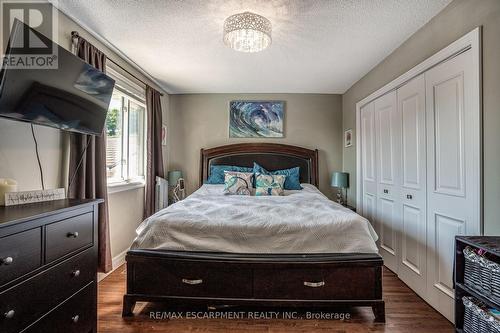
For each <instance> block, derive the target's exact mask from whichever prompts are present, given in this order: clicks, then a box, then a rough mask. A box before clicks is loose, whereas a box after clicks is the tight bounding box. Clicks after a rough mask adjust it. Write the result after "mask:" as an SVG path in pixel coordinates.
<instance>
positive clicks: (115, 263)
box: [97, 249, 129, 282]
mask: <svg viewBox="0 0 500 333" xmlns="http://www.w3.org/2000/svg"><path fill="white" fill-rule="evenodd" d="M128 250H129V249H126V250H125V251H123V252H122V253H120V254H118V255H117V256H114V257H113V260H112V261H111V264H112V267H113V269H112V270H111V271H109V272H107V273H97V282H101V280H102V279H104V278H105V277H106V276H108V275H109V274H111V273H113V272H114V271H115V269H117V268H118V267H120V266H121V265H123V264H124V263H125V256H126V255H127V252H128Z"/></svg>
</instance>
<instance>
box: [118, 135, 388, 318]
mask: <svg viewBox="0 0 500 333" xmlns="http://www.w3.org/2000/svg"><path fill="white" fill-rule="evenodd" d="M253 162H257V163H259V164H260V165H262V166H263V167H264V168H266V169H268V170H277V169H286V168H291V167H296V166H299V167H300V170H301V172H300V182H301V183H302V184H303V190H301V191H290V192H288V193H286V195H285V196H283V197H265V198H263V197H244V196H224V195H222V194H221V193H222V189H221V187H220V186H219V185H204V182H205V180H206V179H207V178H208V176H209V172H210V167H211V166H213V165H237V166H248V167H250V166H252V165H253ZM317 186H318V151H317V150H310V149H305V148H301V147H296V146H290V145H282V144H271V143H259V144H254V143H252V144H249V143H247V144H235V145H227V146H221V147H216V148H210V149H202V150H201V156H200V189H198V190H197V191H196V192H195V193H194V194H192V195H190V196H189V197H188V198H186V199H185V200H183V201H181V202H179V203H176V204H175V205H172V206H170V207H169V208H167V209H165V210H162V211H160V212H158V213H156V214H155V215H153V216H152V217H150V218H148V219H147V220H145V221H144V222H143V223H142V224H141V226H140V227H139V228H138V237H137V238H136V240H135V241H134V244H133V245H132V247H131V250H130V251H129V252H128V253H127V256H126V261H127V293H126V294H125V295H124V298H123V313H122V314H123V316H130V315H132V314H133V308H134V305H135V303H136V302H137V301H152V302H158V301H160V302H167V303H169V304H176V305H179V304H180V305H189V304H193V305H207V306H217V305H224V306H226V305H249V306H254V305H257V306H266V305H268V306H294V307H297V306H301V307H302V306H303V307H320V306H321V307H339V306H341V307H348V306H370V307H371V308H372V309H373V313H374V316H375V321H378V322H383V321H385V306H384V301H383V299H382V265H383V261H382V258H381V257H380V255H379V254H378V253H377V248H376V245H375V240H376V237H377V236H376V234H375V232H374V231H373V229H372V228H371V225H370V223H369V222H368V221H366V220H365V219H364V218H362V217H361V216H359V215H357V214H355V213H353V212H352V211H351V210H349V209H346V208H344V207H342V206H340V205H337V204H336V203H333V202H332V201H329V200H327V198H326V197H325V196H324V195H322V194H321V193H320V192H319V191H318V190H317ZM332 217H334V218H335V223H332V222H331V220H332ZM338 235H342V237H339V236H338Z"/></svg>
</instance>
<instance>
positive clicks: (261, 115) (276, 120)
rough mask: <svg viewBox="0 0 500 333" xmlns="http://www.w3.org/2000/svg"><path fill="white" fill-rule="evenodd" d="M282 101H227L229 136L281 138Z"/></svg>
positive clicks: (283, 103)
mask: <svg viewBox="0 0 500 333" xmlns="http://www.w3.org/2000/svg"><path fill="white" fill-rule="evenodd" d="M284 114H285V102H284V101H231V102H229V137H230V138H282V137H283V117H284Z"/></svg>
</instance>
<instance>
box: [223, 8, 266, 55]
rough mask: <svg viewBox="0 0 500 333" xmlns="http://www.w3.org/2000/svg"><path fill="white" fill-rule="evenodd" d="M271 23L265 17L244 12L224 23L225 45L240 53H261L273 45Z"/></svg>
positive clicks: (232, 16) (230, 17)
mask: <svg viewBox="0 0 500 333" xmlns="http://www.w3.org/2000/svg"><path fill="white" fill-rule="evenodd" d="M271 30H272V29H271V22H270V21H269V20H268V19H266V18H265V17H264V16H260V15H257V14H254V13H251V12H244V13H239V14H235V15H231V16H229V17H228V18H227V19H226V20H225V21H224V44H226V45H227V46H229V47H230V48H232V49H233V50H236V51H240V52H259V51H262V50H264V49H265V48H267V47H268V46H269V45H271Z"/></svg>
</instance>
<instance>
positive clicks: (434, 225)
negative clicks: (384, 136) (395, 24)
mask: <svg viewBox="0 0 500 333" xmlns="http://www.w3.org/2000/svg"><path fill="white" fill-rule="evenodd" d="M473 68H474V67H473V58H472V52H471V51H467V52H464V53H462V54H460V55H458V56H456V57H455V58H453V59H450V60H448V61H446V62H444V63H442V64H440V65H438V66H436V67H434V68H433V69H431V70H429V71H428V72H427V73H426V74H425V79H426V104H427V152H428V153H427V188H428V197H427V212H428V213H427V242H428V251H427V259H428V266H427V272H428V278H427V292H428V302H429V303H430V304H431V305H432V306H433V307H434V308H436V309H437V310H438V311H439V312H441V313H442V314H443V315H444V316H445V317H446V318H448V319H449V320H450V321H454V318H453V304H454V303H453V296H454V290H453V257H454V256H453V254H454V237H455V235H461V234H479V233H480V212H479V204H480V193H479V189H480V170H479V165H480V161H479V158H480V136H479V130H480V125H479V119H480V114H479V108H478V107H477V105H474V100H475V96H476V95H475V94H476V93H477V91H478V89H477V85H478V83H477V82H476V81H475V78H474V77H473Z"/></svg>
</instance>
